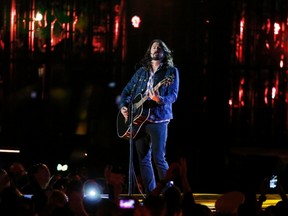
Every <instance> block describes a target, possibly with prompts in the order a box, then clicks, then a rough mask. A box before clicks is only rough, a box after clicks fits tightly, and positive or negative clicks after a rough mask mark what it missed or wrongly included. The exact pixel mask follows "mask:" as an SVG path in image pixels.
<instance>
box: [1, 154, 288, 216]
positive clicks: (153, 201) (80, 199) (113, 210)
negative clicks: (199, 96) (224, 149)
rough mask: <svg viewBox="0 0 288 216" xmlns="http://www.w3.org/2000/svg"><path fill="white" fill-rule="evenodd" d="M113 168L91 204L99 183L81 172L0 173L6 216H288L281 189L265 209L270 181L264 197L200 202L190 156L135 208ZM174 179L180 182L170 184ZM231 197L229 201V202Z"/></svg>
mask: <svg viewBox="0 0 288 216" xmlns="http://www.w3.org/2000/svg"><path fill="white" fill-rule="evenodd" d="M112 170H113V167H111V166H109V165H107V166H106V167H105V170H104V171H103V178H104V179H105V184H106V185H107V186H108V188H109V190H110V191H109V197H108V198H101V197H100V198H99V197H98V199H97V200H96V199H95V200H94V201H93V202H91V200H87V197H86V196H85V193H84V188H85V186H87V185H88V184H94V183H96V180H95V181H94V180H93V179H85V178H83V176H81V175H80V174H78V173H74V174H69V175H67V176H62V175H60V174H55V175H52V174H51V172H50V169H49V167H48V166H47V165H46V164H43V163H37V164H34V165H32V166H31V167H28V168H27V170H26V169H25V167H24V166H23V165H22V164H21V163H17V162H16V163H13V164H11V166H10V167H9V169H3V168H2V169H1V170H0V215H1V216H126V215H127V216H287V215H288V199H287V196H286V193H285V192H284V190H283V187H282V186H281V182H279V183H278V184H277V188H276V189H277V191H278V193H279V195H280V196H281V200H280V201H279V202H278V203H277V204H275V205H272V206H268V207H266V208H263V202H265V200H266V196H265V195H266V193H267V190H266V185H267V182H266V181H267V179H263V182H262V184H261V185H259V187H260V189H261V195H260V196H259V197H257V195H256V194H255V193H254V192H251V193H250V192H248V193H247V191H246V192H241V191H230V192H227V194H224V195H225V196H224V195H223V196H222V197H220V198H219V199H218V200H217V201H216V203H215V207H216V209H215V211H212V210H211V209H210V208H209V207H208V206H206V205H204V204H201V203H197V202H196V201H195V199H194V196H193V190H192V188H191V186H190V183H189V181H188V178H187V163H186V159H185V158H180V159H179V160H178V161H176V162H173V163H171V164H170V167H169V170H168V172H167V173H166V176H165V178H164V179H161V180H159V181H158V183H157V186H156V188H155V189H154V190H153V191H152V192H151V193H149V194H146V195H145V196H144V197H143V199H141V202H140V200H139V199H138V198H137V197H130V198H131V199H132V200H133V201H135V202H134V204H133V206H132V208H124V207H123V206H121V205H120V200H121V197H120V195H121V193H123V187H124V184H125V181H126V179H125V175H123V174H119V173H114V172H113V171H112ZM171 181H173V182H174V184H169V183H170V182H171ZM227 198H228V199H227Z"/></svg>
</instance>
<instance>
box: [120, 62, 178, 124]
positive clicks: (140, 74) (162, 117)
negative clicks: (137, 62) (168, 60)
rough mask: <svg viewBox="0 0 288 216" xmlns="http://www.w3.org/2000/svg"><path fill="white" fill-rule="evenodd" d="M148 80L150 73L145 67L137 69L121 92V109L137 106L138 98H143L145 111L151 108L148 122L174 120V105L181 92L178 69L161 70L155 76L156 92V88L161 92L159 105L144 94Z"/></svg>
mask: <svg viewBox="0 0 288 216" xmlns="http://www.w3.org/2000/svg"><path fill="white" fill-rule="evenodd" d="M170 78H171V79H170ZM148 80H149V71H147V70H145V69H144V67H140V68H139V69H137V70H136V72H135V73H134V75H133V76H132V78H131V79H130V81H129V82H128V83H127V84H126V86H125V87H124V89H123V91H122V92H121V98H120V103H119V105H120V108H121V107H123V106H126V107H129V105H130V103H131V102H132V103H133V104H135V102H138V98H141V100H142V99H144V101H145V102H144V104H143V107H144V109H145V108H147V107H149V108H150V115H149V118H148V121H151V122H159V121H169V120H170V119H173V112H172V104H173V103H174V102H175V101H176V99H177V97H178V91H179V71H178V68H176V67H169V68H167V69H165V68H160V69H158V71H156V73H155V74H154V90H155V88H158V90H159V95H160V102H159V103H156V102H155V101H152V100H151V101H150V98H149V97H148V96H146V95H145V94H144V92H145V90H146V87H147V82H148ZM166 81H167V82H166ZM139 96H140V97H139ZM136 99H137V100H136ZM135 100H136V101H135Z"/></svg>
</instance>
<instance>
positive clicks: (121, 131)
mask: <svg viewBox="0 0 288 216" xmlns="http://www.w3.org/2000/svg"><path fill="white" fill-rule="evenodd" d="M141 99H142V94H138V95H137V96H136V97H135V98H134V99H133V107H134V104H135V103H137V102H138V101H140V100H141ZM131 110H132V109H131V107H130V108H129V113H131ZM132 111H133V123H132V133H133V138H135V137H136V135H137V134H138V132H139V130H140V128H141V127H142V125H143V124H144V122H145V121H146V120H147V119H148V117H149V115H150V109H149V108H148V107H147V108H146V107H145V106H143V105H141V106H140V107H138V108H137V109H136V110H132ZM130 123H131V121H130V119H129V118H128V119H126V118H124V116H123V115H122V113H121V111H119V112H118V115H117V125H116V126H117V135H118V136H119V137H120V138H124V139H130V134H131V124H130Z"/></svg>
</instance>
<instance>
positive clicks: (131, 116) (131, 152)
mask: <svg viewBox="0 0 288 216" xmlns="http://www.w3.org/2000/svg"><path fill="white" fill-rule="evenodd" d="M133 113H134V105H133V102H132V103H131V106H130V111H129V116H130V117H129V118H130V122H129V123H130V139H129V144H130V145H129V147H130V151H129V180H128V195H129V196H131V195H132V188H133V187H132V186H133V181H132V180H133Z"/></svg>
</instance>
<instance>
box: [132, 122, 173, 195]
mask: <svg viewBox="0 0 288 216" xmlns="http://www.w3.org/2000/svg"><path fill="white" fill-rule="evenodd" d="M168 123H169V122H162V123H149V122H148V123H144V124H143V126H142V128H141V129H140V131H139V133H138V135H137V137H136V140H135V146H136V152H137V155H138V160H139V169H140V174H141V177H142V181H143V185H144V189H145V193H149V192H151V191H152V190H153V189H154V188H155V187H156V179H157V178H158V179H163V178H164V177H165V175H166V172H167V170H168V168H169V165H168V162H167V161H166V141H167V135H168ZM152 160H153V162H154V165H155V168H156V169H157V175H158V177H155V173H154V169H153V162H152Z"/></svg>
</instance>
